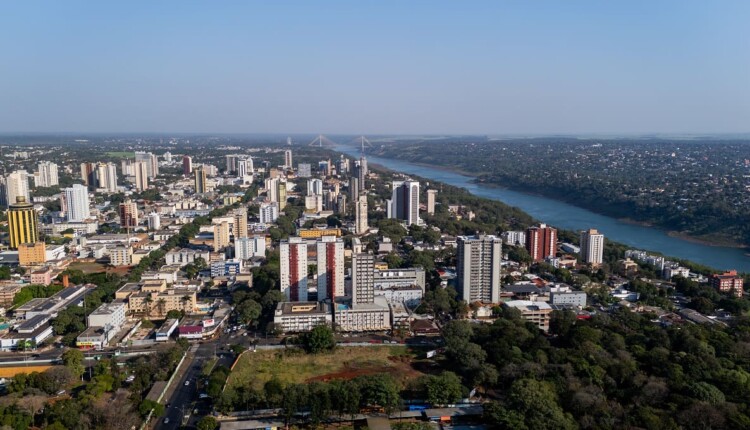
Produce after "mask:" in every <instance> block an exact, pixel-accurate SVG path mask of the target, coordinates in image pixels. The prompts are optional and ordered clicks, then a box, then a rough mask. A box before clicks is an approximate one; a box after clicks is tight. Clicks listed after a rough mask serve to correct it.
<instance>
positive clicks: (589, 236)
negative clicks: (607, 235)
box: [581, 228, 604, 266]
mask: <svg viewBox="0 0 750 430" xmlns="http://www.w3.org/2000/svg"><path fill="white" fill-rule="evenodd" d="M581 260H583V262H584V263H588V264H592V265H594V266H598V265H600V264H602V261H603V260H604V235H603V234H601V233H599V231H597V230H596V229H593V228H592V229H589V230H584V231H582V232H581Z"/></svg>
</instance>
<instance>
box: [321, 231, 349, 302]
mask: <svg viewBox="0 0 750 430" xmlns="http://www.w3.org/2000/svg"><path fill="white" fill-rule="evenodd" d="M316 245H317V248H318V300H319V301H320V300H325V299H330V300H333V299H335V298H336V297H341V296H343V295H344V294H345V293H344V240H343V239H341V238H339V237H336V236H323V237H321V238H320V239H318V240H317V243H316Z"/></svg>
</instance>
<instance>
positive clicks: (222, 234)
mask: <svg viewBox="0 0 750 430" xmlns="http://www.w3.org/2000/svg"><path fill="white" fill-rule="evenodd" d="M229 243H230V241H229V222H227V221H222V222H221V223H219V224H216V225H214V251H217V252H218V251H221V250H223V249H224V248H226V247H227V246H229Z"/></svg>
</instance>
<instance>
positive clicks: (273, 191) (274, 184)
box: [265, 178, 281, 202]
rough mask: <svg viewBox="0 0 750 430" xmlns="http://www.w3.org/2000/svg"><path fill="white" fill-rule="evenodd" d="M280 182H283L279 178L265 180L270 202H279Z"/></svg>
mask: <svg viewBox="0 0 750 430" xmlns="http://www.w3.org/2000/svg"><path fill="white" fill-rule="evenodd" d="M279 182H281V181H280V180H279V178H266V180H265V188H266V195H267V196H268V200H269V201H270V202H278V201H279Z"/></svg>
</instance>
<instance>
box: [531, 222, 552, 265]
mask: <svg viewBox="0 0 750 430" xmlns="http://www.w3.org/2000/svg"><path fill="white" fill-rule="evenodd" d="M526 250H527V251H529V255H531V258H532V260H534V261H542V260H544V259H545V258H547V257H554V256H555V253H556V252H557V230H556V229H554V228H552V227H548V226H547V224H540V225H539V227H530V228H529V229H527V230H526Z"/></svg>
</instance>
